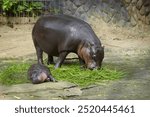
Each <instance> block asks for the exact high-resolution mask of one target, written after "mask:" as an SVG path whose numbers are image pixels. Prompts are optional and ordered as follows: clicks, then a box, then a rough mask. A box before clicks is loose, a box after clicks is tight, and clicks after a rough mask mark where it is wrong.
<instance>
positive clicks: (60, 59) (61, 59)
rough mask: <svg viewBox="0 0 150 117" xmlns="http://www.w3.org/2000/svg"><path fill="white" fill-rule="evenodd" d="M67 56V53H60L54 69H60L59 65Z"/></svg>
mask: <svg viewBox="0 0 150 117" xmlns="http://www.w3.org/2000/svg"><path fill="white" fill-rule="evenodd" d="M67 55H68V52H62V53H60V54H59V58H58V61H57V63H56V65H55V69H57V68H58V67H61V65H62V63H63V62H64V60H65V58H66V56H67Z"/></svg>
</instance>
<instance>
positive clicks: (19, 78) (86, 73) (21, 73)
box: [0, 63, 125, 87]
mask: <svg viewBox="0 0 150 117" xmlns="http://www.w3.org/2000/svg"><path fill="white" fill-rule="evenodd" d="M30 65H31V64H29V63H12V64H9V65H7V66H5V68H2V66H1V68H0V83H1V84H4V85H12V84H20V83H27V82H30V81H28V80H27V70H28V68H29V67H30ZM48 67H49V68H50V70H51V73H52V75H53V76H54V77H55V78H56V79H57V80H58V81H60V80H63V81H69V82H72V83H75V84H76V85H79V86H82V87H84V86H87V85H91V84H95V83H98V82H101V81H104V80H116V79H120V78H122V77H123V76H124V75H125V74H124V72H121V71H118V70H115V69H112V68H111V67H109V66H104V67H102V69H100V70H93V71H91V70H88V69H81V68H80V66H79V64H78V63H72V64H71V63H70V64H64V65H63V66H62V67H61V68H58V69H54V66H53V65H50V66H48Z"/></svg>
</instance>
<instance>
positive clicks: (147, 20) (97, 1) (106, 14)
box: [59, 0, 150, 26]
mask: <svg viewBox="0 0 150 117" xmlns="http://www.w3.org/2000/svg"><path fill="white" fill-rule="evenodd" d="M59 5H60V7H61V10H62V13H63V14H68V15H73V16H76V17H80V18H81V19H83V20H88V18H89V17H90V16H92V15H94V16H96V17H98V18H101V19H103V20H104V21H105V22H106V23H113V24H119V25H121V26H128V25H131V26H136V25H143V24H144V25H145V24H146V25H150V1H149V0H61V1H60V3H59Z"/></svg>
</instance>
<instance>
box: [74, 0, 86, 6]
mask: <svg viewBox="0 0 150 117" xmlns="http://www.w3.org/2000/svg"><path fill="white" fill-rule="evenodd" d="M71 2H73V3H74V4H75V5H76V6H77V7H80V6H81V5H82V4H84V3H85V2H86V0H71Z"/></svg>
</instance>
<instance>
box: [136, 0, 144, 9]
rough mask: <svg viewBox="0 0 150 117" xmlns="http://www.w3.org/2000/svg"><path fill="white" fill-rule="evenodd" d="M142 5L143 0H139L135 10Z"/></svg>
mask: <svg viewBox="0 0 150 117" xmlns="http://www.w3.org/2000/svg"><path fill="white" fill-rule="evenodd" d="M142 5H143V0H139V1H138V2H137V5H136V7H137V9H139V10H140V9H141V7H142Z"/></svg>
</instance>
